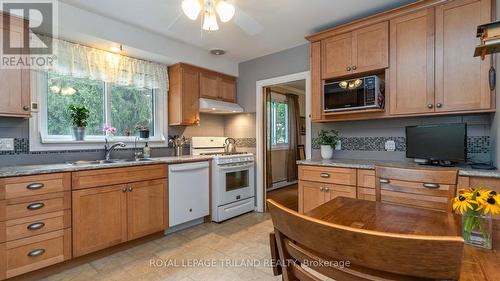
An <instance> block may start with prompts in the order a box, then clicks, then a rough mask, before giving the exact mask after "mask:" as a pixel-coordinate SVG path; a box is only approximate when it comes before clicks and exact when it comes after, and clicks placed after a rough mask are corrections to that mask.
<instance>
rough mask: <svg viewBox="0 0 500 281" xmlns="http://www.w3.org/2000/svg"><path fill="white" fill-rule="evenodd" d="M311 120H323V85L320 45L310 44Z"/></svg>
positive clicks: (317, 43)
mask: <svg viewBox="0 0 500 281" xmlns="http://www.w3.org/2000/svg"><path fill="white" fill-rule="evenodd" d="M310 63H311V119H312V121H320V120H322V119H323V110H324V109H323V97H322V96H323V87H322V86H323V83H322V82H321V43H320V42H314V43H312V44H311V62H310Z"/></svg>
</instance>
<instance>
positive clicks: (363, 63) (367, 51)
mask: <svg viewBox="0 0 500 281" xmlns="http://www.w3.org/2000/svg"><path fill="white" fill-rule="evenodd" d="M352 52H353V53H352V71H353V72H367V71H372V70H377V69H384V68H387V67H389V23H388V22H382V23H379V24H375V25H373V26H369V27H365V28H361V29H358V30H355V31H353V32H352Z"/></svg>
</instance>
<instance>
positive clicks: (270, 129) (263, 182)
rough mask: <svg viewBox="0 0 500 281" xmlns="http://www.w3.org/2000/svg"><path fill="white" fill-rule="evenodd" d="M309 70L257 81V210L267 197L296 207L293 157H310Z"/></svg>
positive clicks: (296, 158) (295, 169)
mask: <svg viewBox="0 0 500 281" xmlns="http://www.w3.org/2000/svg"><path fill="white" fill-rule="evenodd" d="M309 89H310V81H309V72H303V73H297V74H292V75H287V76H283V77H277V78H272V79H267V80H264V81H258V82H257V91H258V92H259V93H258V94H257V125H258V126H257V153H256V158H257V173H256V177H257V211H261V212H263V211H265V200H266V198H271V199H274V200H276V201H278V202H280V203H282V204H284V205H285V206H287V207H289V208H291V209H295V210H297V206H298V193H297V189H298V188H297V187H298V184H297V183H298V168H297V165H296V161H297V160H299V159H305V158H309V157H310V152H311V125H310V124H311V121H310V112H309V108H310V106H309V100H310V90H309Z"/></svg>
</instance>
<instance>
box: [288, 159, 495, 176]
mask: <svg viewBox="0 0 500 281" xmlns="http://www.w3.org/2000/svg"><path fill="white" fill-rule="evenodd" d="M297 164H299V165H309V166H324V167H338V168H353V169H366V170H374V169H375V166H376V165H386V166H387V165H390V166H397V167H404V168H412V167H413V168H414V167H420V168H422V167H426V166H422V165H418V164H416V163H411V162H394V161H379V160H363V159H330V160H324V159H305V160H299V161H297ZM427 167H431V168H432V169H444V168H441V167H433V166H427ZM457 169H458V174H459V175H460V176H469V177H488V178H500V171H499V170H479V169H472V168H470V166H459V167H457Z"/></svg>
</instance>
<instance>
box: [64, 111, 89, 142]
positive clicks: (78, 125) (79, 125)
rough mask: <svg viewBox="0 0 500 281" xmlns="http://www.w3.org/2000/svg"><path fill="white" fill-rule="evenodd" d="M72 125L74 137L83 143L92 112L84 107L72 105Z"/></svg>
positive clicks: (70, 112)
mask: <svg viewBox="0 0 500 281" xmlns="http://www.w3.org/2000/svg"><path fill="white" fill-rule="evenodd" d="M69 114H70V117H71V123H72V124H73V137H74V138H75V140H76V141H83V139H84V138H85V128H86V127H87V123H88V119H89V116H90V111H89V110H88V109H87V108H86V107H85V106H84V105H82V106H77V105H74V104H71V105H70V106H69Z"/></svg>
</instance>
